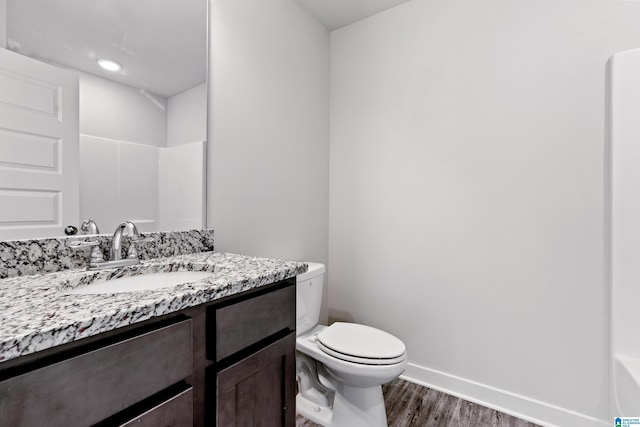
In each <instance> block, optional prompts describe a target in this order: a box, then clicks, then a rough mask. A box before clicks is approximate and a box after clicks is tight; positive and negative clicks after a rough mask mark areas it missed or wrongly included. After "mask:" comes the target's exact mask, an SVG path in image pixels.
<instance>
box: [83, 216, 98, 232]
mask: <svg viewBox="0 0 640 427" xmlns="http://www.w3.org/2000/svg"><path fill="white" fill-rule="evenodd" d="M80 232H81V233H82V234H100V230H98V224H96V222H95V221H94V220H92V219H85V220H84V221H83V222H82V224H81V225H80Z"/></svg>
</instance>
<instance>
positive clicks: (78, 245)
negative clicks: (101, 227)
mask: <svg viewBox="0 0 640 427" xmlns="http://www.w3.org/2000/svg"><path fill="white" fill-rule="evenodd" d="M99 244H100V242H98V241H97V240H76V241H75V242H71V243H69V247H70V248H71V249H82V248H90V247H92V246H98V245H99Z"/></svg>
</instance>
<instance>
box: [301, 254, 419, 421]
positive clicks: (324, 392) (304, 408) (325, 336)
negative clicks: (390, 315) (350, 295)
mask: <svg viewBox="0 0 640 427" xmlns="http://www.w3.org/2000/svg"><path fill="white" fill-rule="evenodd" d="M307 264H309V270H308V271H307V272H306V273H303V274H301V275H299V276H298V277H297V287H296V291H297V294H296V303H297V308H296V315H297V319H296V320H297V321H296V334H297V339H296V350H297V351H296V374H297V377H298V394H297V395H296V410H297V412H298V413H299V414H300V415H302V416H303V417H305V418H307V419H308V420H310V421H313V422H314V423H317V424H321V425H323V426H327V427H360V426H362V427H378V426H380V427H383V426H384V427H386V426H387V414H386V412H385V409H384V399H383V397H382V387H381V386H382V384H385V383H388V382H389V381H392V380H394V379H395V378H397V377H398V376H399V375H400V374H402V372H403V371H404V368H405V366H406V364H407V352H406V348H405V345H404V343H403V342H402V341H400V340H399V339H398V338H396V337H394V336H393V335H391V334H388V333H387V332H384V331H381V330H379V329H376V328H372V327H370V326H364V325H358V324H356V323H339V322H338V323H334V324H332V325H331V326H322V325H318V321H319V318H320V303H321V301H322V287H323V283H324V272H325V268H324V265H322V264H318V263H312V262H309V263H307Z"/></svg>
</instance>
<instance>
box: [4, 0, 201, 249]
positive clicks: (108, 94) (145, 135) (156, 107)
mask: <svg viewBox="0 0 640 427" xmlns="http://www.w3.org/2000/svg"><path fill="white" fill-rule="evenodd" d="M0 4H1V3H0ZM0 7H1V6H0ZM6 8H7V13H6V17H7V21H6V47H7V49H9V50H12V51H14V52H18V53H20V54H22V55H26V56H29V57H32V58H34V59H37V60H39V61H42V62H46V63H49V64H51V65H55V66H56V67H59V68H63V69H66V70H69V71H71V72H73V73H77V74H78V76H79V89H80V94H79V98H80V99H79V101H80V103H79V110H80V112H79V132H80V139H79V160H80V161H79V170H78V171H77V173H79V185H80V209H79V218H80V221H82V220H83V219H87V218H92V219H93V220H95V221H96V223H97V224H98V226H99V228H100V232H101V233H111V232H113V230H114V229H115V227H116V225H117V224H118V223H120V222H121V221H123V220H132V221H133V222H135V223H136V225H138V228H139V229H140V231H161V230H185V229H194V228H204V226H205V218H206V215H205V206H206V204H205V200H204V197H205V188H204V185H205V184H204V183H205V170H206V167H205V159H206V155H205V154H206V153H205V150H206V131H207V129H206V122H207V111H206V108H207V95H206V94H207V87H206V86H207V82H206V76H207V70H206V67H207V65H206V64H207V16H208V15H207V0H172V1H169V0H167V1H157V0H136V1H131V0H6ZM101 59H106V60H111V61H113V62H115V63H117V64H119V65H120V66H121V67H122V68H121V69H119V70H115V71H108V70H106V69H103V68H100V67H99V65H98V61H99V60H101ZM107 65H109V64H107ZM65 225H66V224H65ZM72 225H75V226H76V227H77V226H79V224H72ZM63 228H64V227H62V228H61V230H60V235H63V234H62V232H63ZM25 237H34V236H25ZM41 237H50V236H41Z"/></svg>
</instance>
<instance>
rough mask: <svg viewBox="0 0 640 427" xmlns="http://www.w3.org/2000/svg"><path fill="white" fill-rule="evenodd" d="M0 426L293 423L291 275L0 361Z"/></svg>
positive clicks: (292, 280) (293, 379)
mask: <svg viewBox="0 0 640 427" xmlns="http://www.w3.org/2000/svg"><path fill="white" fill-rule="evenodd" d="M0 425H1V426H5V425H6V426H12V427H18V426H33V427H40V426H45V425H46V426H48V427H49V426H65V427H69V426H100V427H105V426H127V427H132V426H136V427H141V426H143V427H144V426H149V427H158V426H173V427H183V426H184V427H187V426H221V427H222V426H232V425H234V426H235V425H255V426H258V425H260V426H286V427H289V426H294V425H295V278H293V279H287V280H284V281H281V282H278V283H274V284H272V285H267V286H263V287H260V288H257V289H253V290H250V291H247V292H243V293H240V294H236V295H233V296H229V297H225V298H222V299H219V300H216V301H213V302H211V303H207V304H202V305H200V306H196V307H192V308H189V309H185V310H182V311H179V312H176V313H171V314H168V315H164V316H160V317H158V318H154V319H150V320H147V321H145V322H141V323H139V324H136V325H131V326H127V327H123V328H119V329H116V330H114V331H110V332H106V333H104V334H101V335H97V336H94V337H91V338H86V339H82V340H79V341H76V342H73V343H69V344H65V345H61V346H58V347H54V348H51V349H48V350H45V351H42V352H38V353H34V354H31V355H27V356H23V357H20V358H17V359H12V360H10V361H7V362H4V363H1V364H0Z"/></svg>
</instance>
